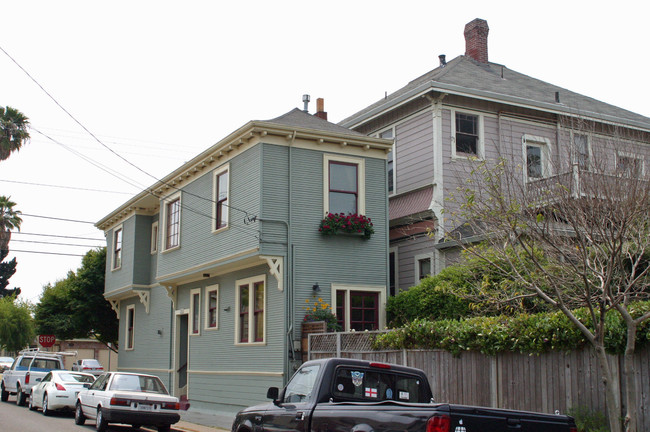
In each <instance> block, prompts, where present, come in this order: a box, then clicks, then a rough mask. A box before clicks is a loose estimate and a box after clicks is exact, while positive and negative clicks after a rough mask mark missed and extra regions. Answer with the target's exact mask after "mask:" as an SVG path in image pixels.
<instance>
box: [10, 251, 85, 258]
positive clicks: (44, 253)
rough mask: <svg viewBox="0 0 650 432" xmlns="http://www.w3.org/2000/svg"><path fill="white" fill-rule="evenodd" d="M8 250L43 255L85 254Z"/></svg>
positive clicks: (78, 255) (79, 255) (80, 255)
mask: <svg viewBox="0 0 650 432" xmlns="http://www.w3.org/2000/svg"><path fill="white" fill-rule="evenodd" d="M9 252H22V253H35V254H43V255H61V256H76V257H83V256H86V254H70V253H62V252H40V251H31V250H19V249H11V250H10V251H9Z"/></svg>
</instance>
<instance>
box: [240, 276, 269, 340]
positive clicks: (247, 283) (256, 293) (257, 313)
mask: <svg viewBox="0 0 650 432" xmlns="http://www.w3.org/2000/svg"><path fill="white" fill-rule="evenodd" d="M236 286H237V298H236V300H237V312H238V313H237V328H236V332H235V343H237V344H263V343H264V342H265V340H266V339H265V337H266V320H265V309H266V278H265V277H264V276H256V277H253V278H248V279H243V280H239V281H237V282H236Z"/></svg>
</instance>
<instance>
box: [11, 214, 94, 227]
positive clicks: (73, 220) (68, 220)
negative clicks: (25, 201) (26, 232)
mask: <svg viewBox="0 0 650 432" xmlns="http://www.w3.org/2000/svg"><path fill="white" fill-rule="evenodd" d="M20 215H21V216H28V217H35V218H43V219H52V220H59V221H65V222H76V223H85V224H91V225H95V222H89V221H82V220H76V219H65V218H56V217H52V216H41V215H33V214H27V213H21V214H20Z"/></svg>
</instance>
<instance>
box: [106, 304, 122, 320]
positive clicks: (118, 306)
mask: <svg viewBox="0 0 650 432" xmlns="http://www.w3.org/2000/svg"><path fill="white" fill-rule="evenodd" d="M108 302H109V303H110V304H111V308H112V309H113V310H114V311H115V313H116V314H117V316H118V318H119V316H120V301H119V300H109V301H108Z"/></svg>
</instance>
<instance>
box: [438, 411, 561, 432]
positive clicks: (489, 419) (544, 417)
mask: <svg viewBox="0 0 650 432" xmlns="http://www.w3.org/2000/svg"><path fill="white" fill-rule="evenodd" d="M449 411H450V413H451V429H450V430H451V431H453V430H457V429H456V427H457V426H462V427H464V428H465V429H466V430H468V431H471V430H480V431H485V432H491V431H495V432H496V431H512V432H515V431H518V432H519V431H520V432H555V431H557V432H569V431H570V430H571V429H570V427H571V425H570V424H569V419H568V418H567V417H566V416H559V415H554V414H541V413H536V412H527V411H509V410H501V409H497V408H485V407H472V406H464V405H449ZM461 430H462V429H461Z"/></svg>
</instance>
